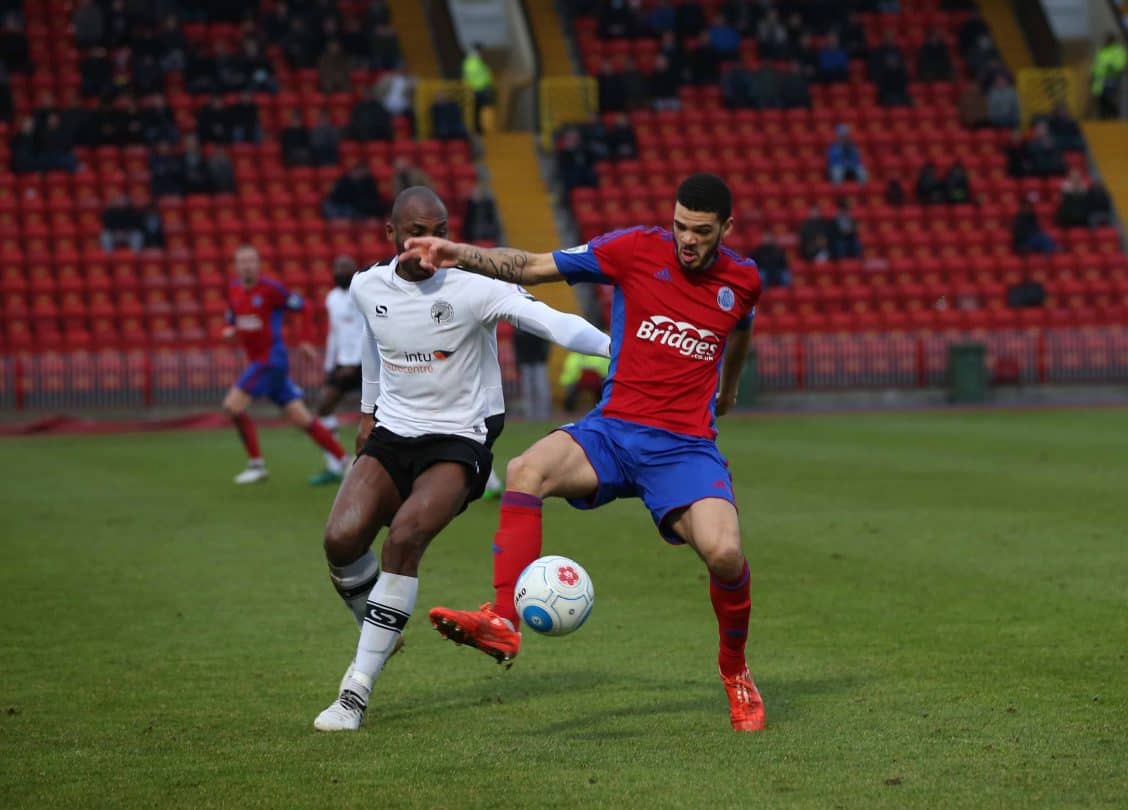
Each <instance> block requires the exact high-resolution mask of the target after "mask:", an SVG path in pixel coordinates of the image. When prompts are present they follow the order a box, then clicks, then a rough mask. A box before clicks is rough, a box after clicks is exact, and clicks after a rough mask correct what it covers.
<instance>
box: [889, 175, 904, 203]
mask: <svg viewBox="0 0 1128 810" xmlns="http://www.w3.org/2000/svg"><path fill="white" fill-rule="evenodd" d="M884 199H885V204H886V205H891V206H894V207H896V206H900V205H904V204H905V188H904V186H902V185H901V181H899V180H898V179H897V178H896V177H894V178H892V179H890V181H889V182H888V183H886V184H885V195H884Z"/></svg>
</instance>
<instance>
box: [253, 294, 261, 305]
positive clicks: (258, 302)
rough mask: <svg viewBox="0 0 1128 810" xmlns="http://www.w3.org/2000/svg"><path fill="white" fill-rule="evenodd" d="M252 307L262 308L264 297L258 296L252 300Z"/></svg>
mask: <svg viewBox="0 0 1128 810" xmlns="http://www.w3.org/2000/svg"><path fill="white" fill-rule="evenodd" d="M251 306H252V307H261V306H262V296H261V295H256V296H254V297H253V298H251Z"/></svg>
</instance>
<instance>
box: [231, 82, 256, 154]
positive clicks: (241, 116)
mask: <svg viewBox="0 0 1128 810" xmlns="http://www.w3.org/2000/svg"><path fill="white" fill-rule="evenodd" d="M228 120H229V121H230V122H231V139H232V140H233V141H234V142H235V143H258V142H259V141H260V140H262V128H261V127H260V126H259V112H258V105H257V104H255V100H254V97H253V96H252V95H251V94H250V93H249V92H247V91H245V90H244V91H243V92H242V93H240V94H239V100H238V101H236V102H235V103H234V104H232V105H231V107H229V108H228Z"/></svg>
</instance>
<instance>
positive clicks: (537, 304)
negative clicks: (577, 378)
mask: <svg viewBox="0 0 1128 810" xmlns="http://www.w3.org/2000/svg"><path fill="white" fill-rule="evenodd" d="M498 315H499V316H500V317H502V318H504V319H505V320H507V321H509V323H511V324H513V325H514V326H515V327H517V328H518V329H524V330H525V331H526V332H532V333H533V334H534V335H536V336H537V337H539V338H544V339H545V340H548V341H551V342H552V343H555V344H556V345H557V346H563V347H564V348H565V349H567V350H568V351H572V352H578V353H579V354H590V355H594V356H596V357H610V356H611V338H610V337H609V336H607V335H605V334H604V333H603V332H600V331H599V330H598V329H596V328H595V327H594V326H592V325H591V324H590V323H588V322H587V321H585V320H584V319H583V318H581V317H580V316H579V315H572V314H570V313H567V312H558V311H557V310H555V309H553V308H552V307H550V306H549V305H548V304H545V303H544V302H543V301H537V300H536V299H534V298H531V297H526V296H524V295H520V294H516V295H508V296H506V297H505V298H504V299H502V301H501V302H499V309H498Z"/></svg>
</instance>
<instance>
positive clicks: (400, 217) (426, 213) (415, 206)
mask: <svg viewBox="0 0 1128 810" xmlns="http://www.w3.org/2000/svg"><path fill="white" fill-rule="evenodd" d="M446 218H447V209H446V206H445V205H443V201H442V200H441V199H439V195H438V194H436V193H435V192H434V190H433V189H430V188H428V187H427V186H411V187H410V188H405V189H404V190H403V191H401V192H400V193H399V194H397V195H396V199H395V202H394V203H392V223H393V224H394V225H395V226H396V227H397V228H399V227H401V223H403V224H407V223H408V222H410V221H411V220H413V219H446Z"/></svg>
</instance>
